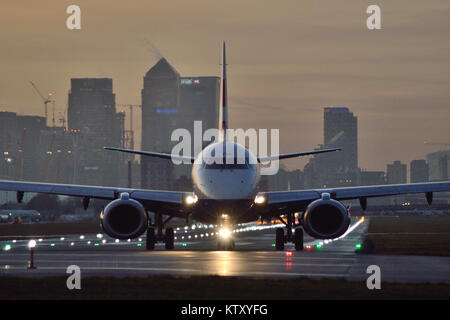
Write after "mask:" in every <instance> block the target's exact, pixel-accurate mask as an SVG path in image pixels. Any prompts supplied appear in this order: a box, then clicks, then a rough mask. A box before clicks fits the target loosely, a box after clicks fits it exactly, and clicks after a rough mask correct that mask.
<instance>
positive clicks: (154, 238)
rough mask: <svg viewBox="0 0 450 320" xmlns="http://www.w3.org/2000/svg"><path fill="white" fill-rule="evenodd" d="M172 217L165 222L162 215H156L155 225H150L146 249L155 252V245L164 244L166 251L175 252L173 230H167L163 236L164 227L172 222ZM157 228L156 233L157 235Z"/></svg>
mask: <svg viewBox="0 0 450 320" xmlns="http://www.w3.org/2000/svg"><path fill="white" fill-rule="evenodd" d="M171 218H172V217H169V218H167V219H166V220H165V221H163V219H162V214H161V213H155V224H154V225H149V227H148V228H147V241H146V249H147V250H154V249H155V243H157V242H164V245H165V248H166V250H173V247H174V232H173V229H172V228H166V232H165V234H163V227H164V225H165V224H166V223H167V222H169V221H170V219H171ZM155 227H156V233H155Z"/></svg>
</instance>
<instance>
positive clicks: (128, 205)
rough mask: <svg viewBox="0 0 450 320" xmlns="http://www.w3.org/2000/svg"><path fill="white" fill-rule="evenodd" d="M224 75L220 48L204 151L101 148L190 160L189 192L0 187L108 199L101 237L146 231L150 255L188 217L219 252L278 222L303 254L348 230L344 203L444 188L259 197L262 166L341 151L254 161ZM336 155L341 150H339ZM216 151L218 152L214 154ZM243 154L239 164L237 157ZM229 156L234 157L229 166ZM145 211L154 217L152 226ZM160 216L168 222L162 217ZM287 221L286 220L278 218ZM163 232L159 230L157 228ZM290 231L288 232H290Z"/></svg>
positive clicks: (429, 195) (446, 187)
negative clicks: (238, 136)
mask: <svg viewBox="0 0 450 320" xmlns="http://www.w3.org/2000/svg"><path fill="white" fill-rule="evenodd" d="M227 107H228V104H227V77H226V49H225V41H223V43H222V77H221V99H220V110H219V112H220V113H219V126H218V129H219V133H220V134H219V139H218V141H214V142H212V143H211V144H209V145H208V146H206V147H205V148H204V149H203V150H202V151H201V152H200V153H199V154H198V155H197V156H195V157H184V156H177V155H174V154H166V153H159V152H148V151H139V150H129V149H123V148H112V147H105V149H107V150H115V151H118V152H127V153H133V154H139V155H141V156H148V157H157V158H161V159H166V160H168V161H169V160H173V159H177V160H188V161H190V162H191V163H193V165H192V180H193V190H192V192H176V191H163V190H145V189H132V188H114V187H97V186H82V185H69V184H52V183H38V182H18V181H5V180H0V190H9V191H16V192H17V200H18V202H21V201H22V199H23V196H24V193H25V192H36V193H46V194H57V195H66V196H76V197H82V198H83V206H84V208H85V209H87V208H88V206H89V201H90V199H91V198H98V199H107V200H110V202H109V203H108V205H106V207H105V208H104V209H103V211H102V212H101V213H100V224H101V226H102V228H103V230H104V232H105V233H106V234H107V235H109V236H110V237H112V238H116V239H133V238H137V237H139V236H141V235H142V234H144V233H146V235H147V239H146V249H147V250H154V249H155V244H156V243H158V242H162V243H164V245H165V249H167V250H172V249H174V230H173V228H169V227H167V228H165V226H166V225H167V223H168V222H169V221H170V220H171V219H172V218H174V217H178V218H184V219H186V220H187V221H189V219H190V218H192V219H195V220H197V221H199V222H202V223H215V222H217V225H218V226H222V227H221V229H220V230H219V232H218V237H217V238H218V241H217V247H218V249H219V250H233V249H234V240H233V237H232V236H231V235H232V230H231V228H232V227H233V225H236V224H238V223H244V222H250V221H256V220H257V218H258V217H261V218H262V219H272V218H278V219H280V220H281V221H282V222H283V223H284V224H285V226H286V228H285V229H286V232H285V230H284V228H277V229H276V235H275V238H276V239H275V240H276V241H275V247H276V249H277V250H284V246H285V244H286V243H288V242H291V243H294V245H295V249H296V250H303V234H304V232H306V233H307V234H308V235H310V236H312V237H314V238H317V239H335V238H338V237H340V236H341V235H343V234H344V233H345V232H346V231H347V230H348V228H349V225H350V216H349V213H348V210H347V208H346V207H345V206H344V204H343V203H342V201H343V200H350V199H359V202H360V205H361V207H362V208H363V209H364V210H365V209H366V208H367V199H368V198H372V197H385V196H392V195H399V194H407V193H424V194H425V196H426V199H427V201H428V203H429V204H431V202H432V199H433V192H442V191H450V181H444V182H429V183H414V184H397V185H378V186H365V187H343V188H325V189H312V190H293V191H277V192H260V191H259V190H258V182H259V179H260V170H261V164H262V163H263V162H266V161H278V160H281V159H287V158H294V157H300V156H306V155H312V154H320V153H327V152H335V151H340V149H339V148H331V149H322V150H314V151H308V152H297V153H290V154H280V155H275V156H266V157H258V156H256V155H254V154H252V153H251V152H250V151H249V150H248V149H247V148H246V147H245V146H243V145H241V144H238V143H235V142H234V141H230V140H228V139H227V129H228V114H227ZM218 150H222V151H223V152H222V154H221V157H222V156H223V157H224V160H225V157H227V160H226V161H216V160H217V159H215V158H214V157H215V151H218ZM342 152H345V150H344V151H342ZM218 154H220V153H219V152H218ZM237 155H245V159H240V160H241V161H239V159H237ZM228 156H231V157H234V159H233V161H231V163H230V161H228ZM149 212H154V221H151V219H150V216H149ZM297 212H301V213H302V214H301V218H300V219H299V221H300V223H297V224H296V223H295V219H294V214H295V213H297ZM164 216H166V217H167V218H165V219H164ZM282 216H285V217H286V220H284V218H282ZM163 229H165V230H163ZM293 231H294V232H293Z"/></svg>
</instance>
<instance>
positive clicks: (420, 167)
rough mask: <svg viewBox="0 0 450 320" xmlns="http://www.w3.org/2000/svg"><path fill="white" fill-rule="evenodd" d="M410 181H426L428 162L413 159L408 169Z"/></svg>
mask: <svg viewBox="0 0 450 320" xmlns="http://www.w3.org/2000/svg"><path fill="white" fill-rule="evenodd" d="M409 176H410V182H411V183H418V182H428V164H427V162H426V161H425V160H413V161H411V164H410V170H409Z"/></svg>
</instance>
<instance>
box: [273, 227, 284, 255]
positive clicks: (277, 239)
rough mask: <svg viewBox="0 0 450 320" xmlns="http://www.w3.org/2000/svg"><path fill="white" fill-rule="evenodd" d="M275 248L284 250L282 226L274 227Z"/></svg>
mask: <svg viewBox="0 0 450 320" xmlns="http://www.w3.org/2000/svg"><path fill="white" fill-rule="evenodd" d="M275 248H276V249H277V250H284V230H283V228H278V229H276V237H275Z"/></svg>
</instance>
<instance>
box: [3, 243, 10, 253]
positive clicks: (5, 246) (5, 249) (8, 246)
mask: <svg viewBox="0 0 450 320" xmlns="http://www.w3.org/2000/svg"><path fill="white" fill-rule="evenodd" d="M9 250H11V245H10V244H9V243H7V244H5V245H4V246H3V251H9Z"/></svg>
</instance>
